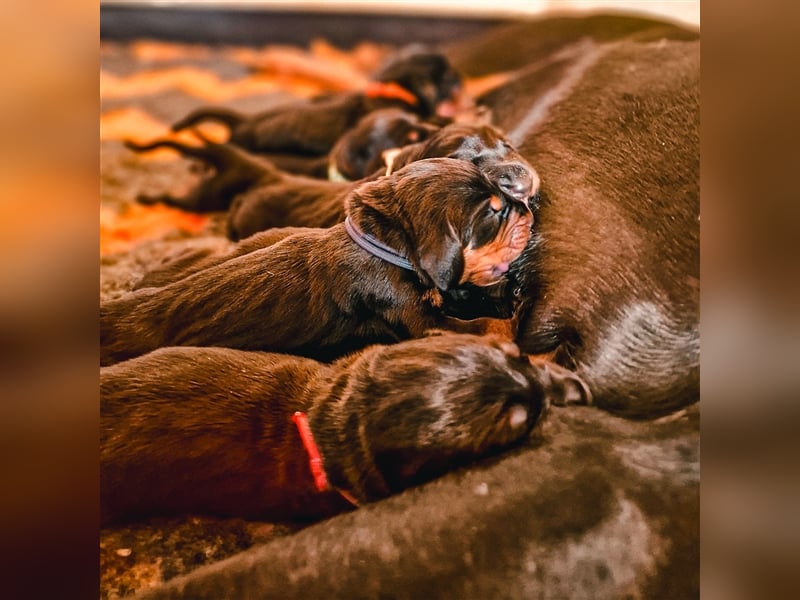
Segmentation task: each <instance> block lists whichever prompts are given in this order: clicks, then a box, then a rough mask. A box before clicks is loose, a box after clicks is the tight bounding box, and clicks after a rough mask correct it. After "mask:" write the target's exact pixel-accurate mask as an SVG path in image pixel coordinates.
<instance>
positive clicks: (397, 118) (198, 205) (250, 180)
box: [124, 108, 438, 212]
mask: <svg viewBox="0 0 800 600" xmlns="http://www.w3.org/2000/svg"><path fill="white" fill-rule="evenodd" d="M437 129H438V127H437V126H434V125H430V124H428V123H424V122H422V121H421V120H420V119H419V117H417V116H416V115H414V114H411V113H408V112H405V111H403V110H399V109H392V108H389V109H384V110H378V111H375V112H374V113H371V114H369V115H367V116H366V117H364V118H363V119H361V120H360V121H359V122H358V125H357V126H356V127H354V128H353V129H351V130H350V131H348V132H347V133H345V134H344V135H343V136H342V137H341V138H340V139H339V140H338V141H337V142H336V144H335V145H334V147H333V150H331V152H330V154H329V155H328V156H323V157H318V158H303V157H292V156H286V155H284V156H282V155H271V156H270V158H269V160H264V159H263V158H261V157H259V156H255V155H252V154H250V153H248V152H245V151H243V150H240V149H234V150H229V149H228V148H229V146H226V145H224V144H214V143H213V142H210V141H209V140H207V139H206V138H204V137H203V135H202V134H201V133H199V132H196V135H197V136H198V137H199V138H200V139H201V140H203V141H204V143H205V145H204V146H190V145H187V144H183V143H181V142H178V141H175V140H169V139H162V140H155V141H153V142H151V143H148V144H139V143H137V142H134V141H133V140H125V142H124V144H125V146H126V147H128V148H129V149H131V150H133V151H134V152H137V153H138V152H149V151H151V150H156V149H157V148H172V149H173V150H176V151H178V152H179V153H180V154H181V155H182V156H184V157H188V158H193V159H196V160H199V161H201V162H202V163H204V164H205V165H206V166H209V167H211V168H212V172H211V174H210V175H208V176H206V177H204V178H203V179H202V180H201V182H200V183H199V184H198V185H197V186H196V187H195V188H193V189H192V190H191V191H190V192H189V193H188V194H187V195H185V196H173V195H172V194H159V195H147V194H140V195H139V196H137V200H138V201H139V202H140V203H142V204H155V203H157V202H161V203H163V204H166V205H168V206H175V207H178V208H181V209H183V210H190V211H193V212H210V211H220V210H226V209H227V208H228V207H229V206H230V203H231V200H232V199H233V198H234V197H235V196H236V195H237V194H239V193H241V192H244V191H245V190H247V189H249V188H251V187H252V186H254V185H256V184H258V183H259V182H260V181H262V180H263V182H264V183H269V182H271V181H274V180H277V179H279V178H280V176H279V175H278V174H277V173H276V169H275V168H274V167H276V166H277V167H279V169H281V170H289V171H290V172H301V173H303V174H305V175H307V176H308V177H313V178H316V179H328V178H330V179H332V180H335V181H348V180H357V179H363V178H364V177H366V176H367V175H371V174H372V173H374V172H376V170H378V169H379V168H381V167H382V166H383V152H384V151H386V150H389V149H391V148H397V147H400V146H405V145H407V144H410V143H415V142H418V141H421V140H425V139H427V138H428V137H429V136H430V135H431V133H433V132H434V131H436V130H437ZM286 167H288V169H286ZM303 181H305V180H303ZM306 183H307V184H308V185H310V186H313V185H314V183H313V182H307V181H306ZM323 189H327V188H323Z"/></svg>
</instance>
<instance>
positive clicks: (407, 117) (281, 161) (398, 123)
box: [265, 108, 440, 181]
mask: <svg viewBox="0 0 800 600" xmlns="http://www.w3.org/2000/svg"><path fill="white" fill-rule="evenodd" d="M439 127H440V126H439V125H435V124H433V123H429V122H426V121H423V120H422V119H421V118H420V117H419V116H418V115H416V114H414V113H411V112H408V111H406V110H403V109H400V108H384V109H380V110H376V111H373V112H371V113H369V114H368V115H366V116H365V117H362V118H361V120H360V121H359V122H358V123H356V126H355V127H353V128H352V129H350V130H349V131H347V132H346V133H345V134H344V135H342V137H340V138H339V139H338V140H337V141H336V143H335V144H334V146H333V148H332V149H331V151H330V152H329V153H328V155H327V156H322V157H311V158H308V157H303V156H298V155H291V154H268V155H265V156H266V157H267V158H268V159H269V161H270V162H271V163H272V164H273V165H275V166H276V167H278V168H279V169H280V170H282V171H285V172H287V173H295V174H297V175H307V176H309V177H315V178H317V179H328V180H331V181H358V180H359V179H364V178H365V177H367V176H369V175H372V174H373V173H375V172H376V171H378V170H379V169H381V168H385V166H384V162H383V153H384V152H385V151H386V150H390V149H392V148H401V147H403V146H407V145H408V144H415V143H417V142H421V141H423V140H426V139H428V138H429V137H430V136H431V134H432V133H434V132H435V131H436V130H438V129H439Z"/></svg>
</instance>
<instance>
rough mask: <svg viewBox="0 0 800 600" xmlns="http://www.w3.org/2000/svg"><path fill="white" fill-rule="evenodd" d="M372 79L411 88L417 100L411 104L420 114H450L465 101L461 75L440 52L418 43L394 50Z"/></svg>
mask: <svg viewBox="0 0 800 600" xmlns="http://www.w3.org/2000/svg"><path fill="white" fill-rule="evenodd" d="M374 79H375V80H376V81H380V82H383V83H388V82H393V83H397V84H398V85H400V86H402V87H403V88H405V89H407V90H408V91H409V92H411V93H412V94H413V95H414V96H415V97H416V98H417V100H418V101H419V104H418V105H417V106H416V107H415V108H416V110H417V112H418V113H419V114H420V115H421V116H423V117H429V116H432V115H439V116H442V117H452V116H453V115H454V114H455V113H456V112H457V110H458V107H459V106H460V105H461V104H462V103H464V102H465V100H464V97H463V89H462V81H461V75H459V73H458V72H457V71H456V70H455V69H454V68H453V67H452V65H451V64H450V61H448V60H447V58H446V57H445V56H444V55H443V54H441V53H439V52H436V51H434V50H432V49H429V48H425V47H424V46H421V45H412V46H409V47H407V48H405V49H403V50H402V51H400V52H399V53H397V54H396V55H395V56H394V57H392V58H391V59H390V61H389V62H388V63H387V64H386V65H385V66H384V67H383V68H382V69H381V70H380V71H379V72H378V73H377V74H376V75H375V76H374Z"/></svg>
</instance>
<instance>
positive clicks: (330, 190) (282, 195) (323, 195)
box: [228, 124, 539, 240]
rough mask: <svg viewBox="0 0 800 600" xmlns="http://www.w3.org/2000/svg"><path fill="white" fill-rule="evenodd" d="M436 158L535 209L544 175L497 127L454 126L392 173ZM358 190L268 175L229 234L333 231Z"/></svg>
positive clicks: (407, 153)
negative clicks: (470, 169)
mask: <svg viewBox="0 0 800 600" xmlns="http://www.w3.org/2000/svg"><path fill="white" fill-rule="evenodd" d="M434 157H448V158H456V159H459V160H465V161H469V162H472V163H473V164H475V165H477V166H478V167H479V168H480V169H481V171H483V173H484V174H485V175H486V176H487V177H488V178H489V179H490V180H491V181H493V182H494V183H495V184H496V185H497V186H498V187H499V188H500V189H501V190H502V191H503V192H504V193H505V194H506V195H508V196H510V197H512V198H515V199H516V200H520V201H523V202H528V203H529V204H530V205H531V208H535V202H536V194H537V192H538V190H539V177H538V175H537V174H536V171H535V170H534V169H533V167H532V166H531V165H530V164H529V163H528V162H527V161H526V160H525V159H523V158H522V157H521V156H520V155H519V153H518V152H517V151H516V150H515V149H514V148H513V146H511V144H510V143H509V142H508V141H507V140H506V139H505V137H504V136H503V135H502V134H501V133H500V131H498V130H497V129H494V128H493V127H490V126H487V125H482V126H477V127H476V126H472V125H463V124H452V125H448V126H446V127H443V128H441V129H440V130H439V131H437V132H435V133H434V134H433V135H431V136H430V137H429V138H428V139H427V140H425V141H423V142H419V143H416V144H410V145H408V146H406V147H404V148H403V149H402V150H401V151H400V152H399V153H398V154H396V155H395V156H394V158H393V159H392V164H391V166H390V169H395V170H396V169H400V168H402V167H403V166H405V165H407V164H409V163H411V162H413V161H416V160H423V159H426V158H434ZM382 172H385V169H384V170H383V171H382ZM382 172H381V173H382ZM375 175H376V176H377V175H378V173H376V174H375ZM352 189H353V186H352V185H351V186H347V185H344V184H336V183H334V182H320V181H310V180H308V179H305V178H304V179H299V178H297V177H292V176H288V175H284V174H281V173H274V174H273V175H271V176H267V175H266V173H265V177H264V178H262V179H261V181H260V183H259V184H258V185H253V186H251V187H250V188H249V189H247V190H246V191H244V192H242V193H241V194H238V195H237V196H236V198H235V199H234V201H233V203H232V204H231V208H230V212H229V214H228V235H229V237H230V238H231V239H233V240H238V239H243V238H246V237H248V236H251V235H253V234H254V233H256V232H258V231H263V230H265V229H269V228H270V227H330V226H331V225H334V224H335V223H339V222H340V221H342V220H343V219H344V216H345V210H346V208H345V204H346V200H347V196H348V194H349V192H350V191H351V190H352Z"/></svg>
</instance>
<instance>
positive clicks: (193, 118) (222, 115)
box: [172, 107, 247, 131]
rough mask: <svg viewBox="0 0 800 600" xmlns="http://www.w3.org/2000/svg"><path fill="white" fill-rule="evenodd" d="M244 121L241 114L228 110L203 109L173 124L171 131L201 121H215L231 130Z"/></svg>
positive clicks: (244, 118)
mask: <svg viewBox="0 0 800 600" xmlns="http://www.w3.org/2000/svg"><path fill="white" fill-rule="evenodd" d="M246 119H247V117H245V116H244V115H242V114H241V113H238V112H236V111H234V110H230V109H228V108H215V107H210V108H209V107H203V108H198V109H195V110H193V111H192V112H190V113H189V114H188V115H186V116H185V117H183V118H182V119H181V120H180V121H177V122H175V123H173V125H172V131H181V130H183V129H186V128H187V127H192V126H193V125H196V124H197V123H201V122H203V121H216V122H217V123H222V124H223V125H225V126H226V127H227V128H228V129H233V128H234V127H236V126H237V125H239V124H240V123H241V122H242V121H244V120H246Z"/></svg>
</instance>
